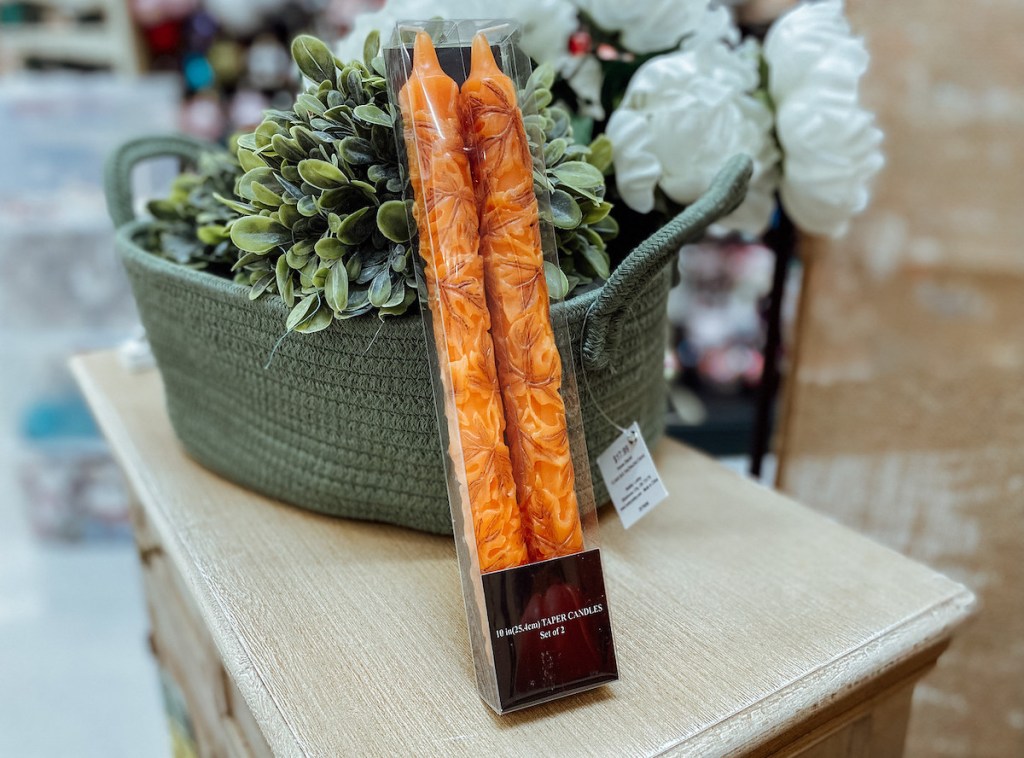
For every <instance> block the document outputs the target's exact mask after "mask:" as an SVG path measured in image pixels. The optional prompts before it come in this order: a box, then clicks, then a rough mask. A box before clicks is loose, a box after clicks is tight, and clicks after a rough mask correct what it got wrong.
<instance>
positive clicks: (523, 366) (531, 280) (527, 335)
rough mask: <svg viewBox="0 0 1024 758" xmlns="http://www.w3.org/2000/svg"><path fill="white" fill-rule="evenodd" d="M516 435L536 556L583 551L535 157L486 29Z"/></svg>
mask: <svg viewBox="0 0 1024 758" xmlns="http://www.w3.org/2000/svg"><path fill="white" fill-rule="evenodd" d="M461 101H462V110H463V124H464V129H465V132H466V142H467V144H468V146H469V148H470V155H471V158H472V167H473V171H474V175H475V177H476V180H477V203H478V205H479V212H480V251H481V253H482V255H483V264H484V281H485V282H486V291H487V304H488V309H489V310H490V313H491V331H492V334H493V336H494V348H495V355H496V357H497V370H498V380H499V384H500V385H501V387H502V391H503V395H504V400H505V403H504V405H505V421H506V424H507V438H508V444H509V450H510V452H511V455H512V473H513V476H514V477H515V482H516V491H517V493H518V498H519V508H520V512H521V513H522V517H523V525H524V532H525V535H526V544H527V547H528V548H529V551H530V558H531V560H534V561H537V560H545V559H548V558H555V557H558V556H562V555H569V554H571V553H577V552H579V551H581V550H582V549H583V531H582V529H581V527H580V515H579V506H578V504H577V500H576V486H575V475H574V473H573V464H572V454H571V452H570V448H569V434H568V431H567V428H566V416H565V404H564V403H563V401H562V396H561V394H560V389H561V385H562V361H561V358H560V356H559V354H558V348H557V346H556V344H555V335H554V331H553V330H552V327H551V313H550V306H549V302H548V288H547V280H546V279H545V277H544V254H543V250H542V247H541V239H540V229H539V219H538V210H537V198H536V195H535V194H534V189H533V161H532V158H531V154H530V146H529V143H528V142H527V139H526V131H525V129H524V128H523V118H522V114H521V113H520V111H519V107H518V105H517V104H516V88H515V85H514V84H513V83H512V80H511V79H509V78H508V77H507V76H506V75H505V74H504V73H503V72H502V71H501V69H500V68H498V65H497V63H496V62H495V60H494V56H493V55H492V54H491V48H490V45H489V44H488V42H487V38H486V37H485V36H484V35H483V34H478V35H477V36H476V38H475V39H474V40H473V57H472V66H471V69H470V75H469V78H468V79H467V80H466V82H465V84H463V85H462V92H461Z"/></svg>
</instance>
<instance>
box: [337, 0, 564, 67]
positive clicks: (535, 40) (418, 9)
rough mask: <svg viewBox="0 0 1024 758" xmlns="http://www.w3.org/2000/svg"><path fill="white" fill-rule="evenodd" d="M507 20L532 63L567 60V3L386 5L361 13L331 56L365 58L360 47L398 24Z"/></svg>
mask: <svg viewBox="0 0 1024 758" xmlns="http://www.w3.org/2000/svg"><path fill="white" fill-rule="evenodd" d="M495 16H500V17H501V18H511V19H513V20H515V21H518V22H519V24H520V26H521V27H522V32H523V34H522V39H521V42H520V44H521V45H522V48H523V50H524V51H525V52H526V54H527V55H529V56H530V57H531V58H533V59H534V60H536V61H539V62H551V63H558V62H560V61H561V59H562V57H563V56H564V55H565V54H566V51H567V49H568V43H569V36H570V35H571V34H572V33H573V32H574V31H576V28H577V26H578V25H579V24H578V20H577V14H576V8H575V7H574V6H573V5H572V3H571V2H570V0H505V2H504V3H503V4H502V5H501V7H500V12H498V9H497V7H496V6H495V5H494V4H493V3H490V2H487V1H486V0H388V2H386V3H385V4H384V5H383V6H382V7H381V8H380V9H379V10H376V11H373V12H371V13H360V14H359V15H358V16H356V18H355V21H354V22H353V24H352V29H351V31H350V32H349V33H348V35H347V36H345V37H343V38H342V39H341V40H340V41H339V42H338V43H337V45H335V48H334V52H335V55H337V56H338V57H339V58H341V59H342V60H356V59H361V58H362V57H363V42H365V41H366V37H367V36H368V35H369V34H370V32H372V31H374V30H376V31H378V32H380V36H381V40H383V41H387V40H388V39H389V38H390V37H391V33H392V31H393V30H394V28H395V24H396V23H397V22H399V21H405V20H411V19H431V18H448V19H462V18H493V17H495Z"/></svg>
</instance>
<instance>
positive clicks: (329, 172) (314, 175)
mask: <svg viewBox="0 0 1024 758" xmlns="http://www.w3.org/2000/svg"><path fill="white" fill-rule="evenodd" d="M299 176H301V177H302V178H303V180H305V181H307V182H309V183H310V184H312V185H313V186H314V187H316V188H317V189H323V190H328V189H335V188H336V187H344V186H345V185H346V184H348V178H347V177H346V176H345V174H344V173H343V172H342V170H341V169H340V168H338V167H337V166H335V165H334V164H333V163H330V162H328V161H321V160H317V159H316V158H309V159H307V160H304V161H301V162H300V163H299Z"/></svg>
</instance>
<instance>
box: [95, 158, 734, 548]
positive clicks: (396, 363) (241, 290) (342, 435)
mask: <svg viewBox="0 0 1024 758" xmlns="http://www.w3.org/2000/svg"><path fill="white" fill-rule="evenodd" d="M196 149H197V147H196V145H195V144H193V143H191V142H185V143H182V144H178V143H177V142H173V143H172V142H169V141H168V140H167V139H166V138H159V139H156V140H154V139H151V138H150V139H144V140H141V141H139V143H138V144H136V143H128V144H127V145H126V146H125V147H124V148H123V149H122V151H121V152H120V153H119V154H116V155H115V156H113V158H112V160H111V162H110V164H109V165H108V188H107V189H108V201H109V203H110V204H111V212H112V215H113V216H114V218H115V220H117V221H127V219H128V218H130V217H131V195H130V191H129V190H128V189H126V187H128V186H129V178H130V166H131V165H133V164H134V163H135V162H137V161H138V160H140V159H142V158H146V157H152V156H153V155H158V154H165V153H167V152H168V151H170V154H183V155H190V154H192V153H193V152H194V151H195V150H196ZM750 173H751V163H750V160H749V158H746V157H745V156H737V157H736V158H734V159H732V160H731V161H729V162H728V163H727V164H726V165H725V167H724V168H723V170H722V172H721V173H720V175H719V177H718V178H717V179H716V180H715V182H714V183H713V185H712V187H711V188H710V189H709V190H708V192H707V193H706V194H705V196H704V197H702V198H700V199H699V200H698V201H697V202H696V203H694V204H693V205H691V206H690V207H689V208H688V209H687V210H686V211H684V212H683V213H682V214H680V215H679V216H678V217H677V218H676V219H675V220H674V221H672V222H670V224H668V225H667V226H666V227H665V228H664V229H663V230H661V231H660V232H658V233H656V234H655V235H654V236H653V237H652V238H650V239H649V240H647V242H645V243H644V244H643V245H641V246H640V247H638V248H637V249H636V250H635V251H633V253H632V254H631V255H630V256H629V257H628V258H627V259H626V261H624V262H623V264H622V265H620V266H619V267H618V268H617V269H616V271H615V272H613V274H612V277H611V279H609V281H608V282H607V283H606V284H605V285H604V287H602V288H601V289H599V290H593V291H591V292H588V293H586V294H583V295H578V296H576V297H573V298H571V299H570V300H568V301H566V302H564V303H558V304H556V305H554V306H553V308H552V318H554V319H561V318H563V317H564V318H565V320H566V322H567V323H568V325H569V332H570V340H571V342H570V344H571V348H570V350H571V356H570V355H567V354H566V351H563V355H562V359H563V361H567V360H570V359H571V361H572V364H573V365H574V366H575V370H576V371H577V373H578V374H583V376H581V377H579V380H578V391H579V401H580V407H581V411H582V416H583V424H584V429H585V437H586V442H587V449H588V451H589V454H590V456H591V458H593V457H595V456H597V455H598V454H599V453H600V452H601V451H603V450H605V449H606V448H607V447H608V446H609V445H610V444H611V443H612V441H613V440H614V439H615V438H616V437H617V436H618V434H619V430H618V429H617V428H616V427H615V426H613V425H612V424H610V423H609V422H608V421H607V420H606V418H605V416H607V417H610V418H612V419H614V420H615V421H616V422H617V423H618V424H620V425H623V426H625V425H627V424H630V423H631V422H633V421H637V422H639V424H640V428H641V430H642V432H643V435H644V438H645V439H646V441H647V442H648V444H652V443H653V442H654V441H655V440H656V439H657V438H658V437H659V436H660V435H661V433H662V432H663V430H664V418H665V409H666V399H665V398H666V393H665V384H664V378H663V361H664V349H665V340H666V332H667V326H668V323H667V321H668V319H667V313H666V300H667V297H668V290H669V286H670V284H671V279H672V272H671V270H670V267H669V266H668V264H669V262H670V261H674V260H675V259H676V254H677V251H678V249H679V246H680V245H681V244H683V243H684V242H687V241H690V240H693V239H697V238H698V237H699V236H700V235H701V234H703V232H704V230H705V229H706V228H707V226H708V225H709V224H711V223H713V222H714V221H715V220H716V219H718V218H720V217H721V216H722V215H725V214H726V213H728V212H729V211H731V210H732V209H733V208H735V207H736V206H737V205H738V204H739V202H740V201H741V200H742V198H743V196H744V194H745V190H746V186H747V182H748V181H749V178H750ZM147 223H148V222H145V221H130V222H127V223H123V224H121V225H120V227H119V229H118V233H117V238H116V247H117V251H118V254H119V255H120V257H121V259H122V261H123V263H124V265H125V269H126V271H127V273H128V278H129V281H130V283H131V286H132V290H133V294H134V296H135V300H136V302H137V304H138V308H139V313H140V316H141V318H142V322H143V325H144V326H145V328H146V332H147V334H148V336H149V341H150V344H151V345H152V348H153V354H154V356H155V358H156V361H157V364H158V365H159V367H160V371H161V374H162V375H163V380H164V390H165V396H166V402H167V409H168V412H169V415H170V419H171V423H172V425H173V427H174V429H175V432H176V433H177V435H178V437H179V438H180V439H181V441H182V443H183V445H184V447H185V449H186V450H187V451H188V453H189V454H190V455H191V456H192V457H193V458H194V459H195V460H196V461H198V462H199V463H200V464H202V465H203V466H205V467H206V468H208V469H210V470H212V471H214V472H216V473H218V474H220V475H221V476H223V477H225V478H226V479H229V480H231V481H233V482H236V483H237V484H240V485H242V486H244V487H248V488H249V489H252V490H255V491H257V492H260V493H262V494H265V495H268V496H270V497H273V498H275V499H278V500H283V501H285V502H288V503H292V504H294V505H297V506H300V507H302V508H306V509H309V510H313V511H318V512H320V513H326V514H329V515H333V516H343V517H348V518H357V519H364V520H370V521H381V522H387V523H392V524H399V525H402V526H407V527H411V528H413V529H419V530H422V531H426V532H433V533H437V534H451V532H452V522H451V513H450V511H449V507H448V496H447V487H446V484H445V476H444V472H445V467H444V461H443V457H442V456H443V455H444V453H443V452H442V450H441V441H440V433H439V429H438V423H437V415H436V411H435V407H434V396H433V391H432V388H431V380H430V370H429V368H428V359H427V340H426V338H425V337H424V330H423V321H422V319H421V318H420V315H419V314H418V313H416V312H415V311H414V312H413V313H411V314H407V315H404V316H398V317H393V318H387V319H385V320H384V321H383V322H382V321H380V320H378V319H376V318H371V317H364V318H354V319H350V320H348V321H345V322H343V323H338V322H334V323H332V324H331V325H330V326H329V327H328V328H327V329H325V330H323V331H321V332H316V333H314V334H289V335H288V336H287V337H285V338H284V339H282V335H283V332H284V323H285V319H286V317H287V310H288V309H287V307H286V306H285V305H284V303H283V301H281V299H280V298H273V297H264V298H260V299H258V300H255V301H253V300H250V299H249V297H248V289H247V288H245V287H243V286H241V285H238V284H235V283H233V282H231V281H229V280H227V279H223V278H221V277H217V276H214V275H211V274H208V273H204V272H202V271H196V270H194V269H190V268H187V267H184V266H180V265H178V264H175V263H172V262H171V261H168V260H166V259H163V258H161V257H159V256H157V255H153V254H151V253H150V252H148V251H147V250H145V249H143V248H142V247H141V246H140V245H139V244H138V242H137V240H138V239H139V238H140V237H141V236H142V233H143V232H144V231H145V230H146V224H147ZM584 329H586V331H587V335H586V340H584V339H583V337H584V335H583V331H584ZM584 342H585V343H586V344H585V345H584ZM275 348H276V349H275ZM272 355H273V358H272V359H271V356H272ZM584 359H585V360H584ZM584 372H585V373H584ZM599 408H600V409H601V410H599ZM602 410H603V411H604V414H602V412H601V411H602ZM591 474H592V479H593V485H594V493H595V497H596V500H597V502H598V503H599V504H603V503H606V502H607V500H608V492H607V489H606V488H605V485H604V482H603V481H602V480H601V477H600V474H598V473H597V468H596V466H592V467H591Z"/></svg>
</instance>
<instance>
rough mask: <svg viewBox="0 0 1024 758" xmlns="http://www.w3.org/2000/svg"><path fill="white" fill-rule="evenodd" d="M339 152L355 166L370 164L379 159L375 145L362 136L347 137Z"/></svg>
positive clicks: (347, 161) (346, 160)
mask: <svg viewBox="0 0 1024 758" xmlns="http://www.w3.org/2000/svg"><path fill="white" fill-rule="evenodd" d="M339 152H340V153H341V157H342V159H343V160H344V161H345V162H346V163H349V164H351V165H353V166H368V165H370V164H371V163H373V162H374V161H375V160H376V159H377V156H376V155H375V154H374V151H373V145H371V144H370V143H369V142H368V141H367V140H364V139H363V138H362V137H345V139H343V140H342V141H341V149H340V151H339Z"/></svg>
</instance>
